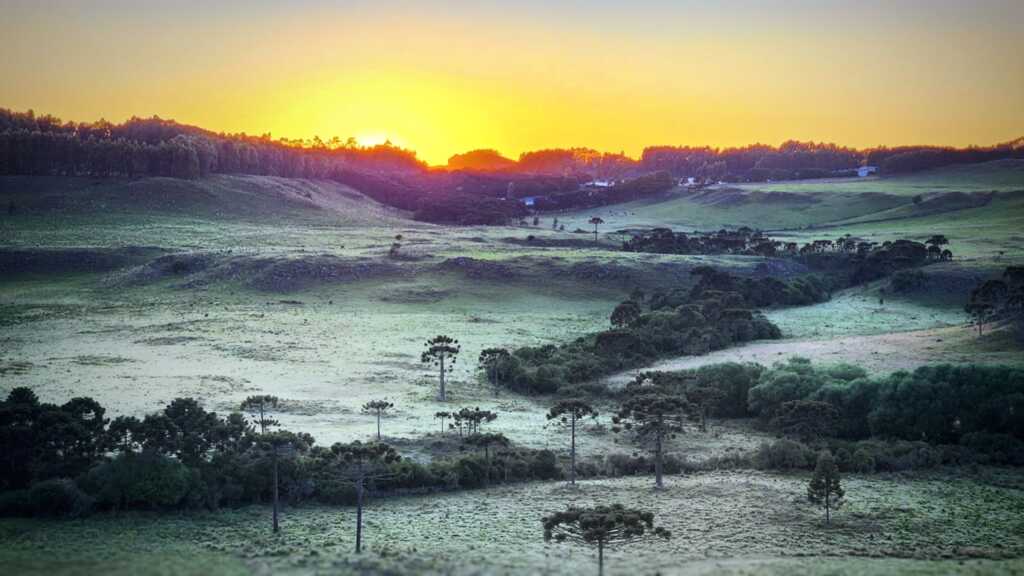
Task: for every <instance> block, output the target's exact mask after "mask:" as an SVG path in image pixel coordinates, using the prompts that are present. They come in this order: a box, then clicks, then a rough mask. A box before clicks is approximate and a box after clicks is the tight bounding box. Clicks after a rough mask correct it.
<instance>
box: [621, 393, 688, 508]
mask: <svg viewBox="0 0 1024 576" xmlns="http://www.w3.org/2000/svg"><path fill="white" fill-rule="evenodd" d="M689 411H690V404H689V403H688V402H687V401H686V400H684V399H683V398H680V397H678V396H673V395H670V394H665V393H662V392H642V393H639V394H637V395H636V396H633V397H632V398H629V399H628V400H626V401H625V402H623V403H622V407H621V408H620V409H619V411H618V413H617V414H616V415H615V416H613V417H612V423H613V424H615V426H614V427H613V428H612V431H614V432H622V431H623V430H625V431H631V432H633V433H635V434H636V436H637V438H638V439H639V440H640V441H641V442H642V443H643V444H645V445H646V447H647V449H648V450H650V451H651V452H652V453H653V454H654V478H655V480H654V484H655V486H656V487H657V488H663V487H664V482H663V481H662V471H663V469H664V452H665V440H666V439H669V438H674V437H675V435H676V434H678V433H680V432H683V431H684V428H683V425H684V424H685V422H686V420H687V419H688V416H687V415H688V413H689Z"/></svg>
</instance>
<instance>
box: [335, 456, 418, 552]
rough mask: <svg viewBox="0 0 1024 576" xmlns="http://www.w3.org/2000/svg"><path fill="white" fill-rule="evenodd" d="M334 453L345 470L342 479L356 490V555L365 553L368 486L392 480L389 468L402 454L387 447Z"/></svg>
mask: <svg viewBox="0 0 1024 576" xmlns="http://www.w3.org/2000/svg"><path fill="white" fill-rule="evenodd" d="M331 452H332V453H333V454H334V456H335V458H337V461H338V464H339V465H340V467H341V475H342V477H343V478H344V479H345V480H347V481H349V482H351V483H352V485H353V486H355V489H356V552H357V553H358V552H362V550H363V501H364V497H365V494H366V490H367V483H372V482H375V481H378V480H383V479H384V478H387V477H389V476H391V473H390V472H389V469H388V467H389V465H390V464H393V463H395V462H398V461H399V460H401V457H400V456H399V455H398V452H396V451H395V449H394V448H392V447H391V446H388V445H387V444H381V443H372V444H363V443H362V442H359V441H355V442H352V443H351V444H341V443H338V444H335V445H333V446H331Z"/></svg>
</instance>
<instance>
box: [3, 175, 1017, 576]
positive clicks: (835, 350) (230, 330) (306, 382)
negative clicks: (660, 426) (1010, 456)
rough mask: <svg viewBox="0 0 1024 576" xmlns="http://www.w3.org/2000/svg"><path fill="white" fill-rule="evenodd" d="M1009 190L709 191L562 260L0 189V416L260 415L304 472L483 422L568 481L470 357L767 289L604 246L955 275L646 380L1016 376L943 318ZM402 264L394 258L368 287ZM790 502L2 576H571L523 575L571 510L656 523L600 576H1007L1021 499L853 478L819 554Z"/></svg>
mask: <svg viewBox="0 0 1024 576" xmlns="http://www.w3.org/2000/svg"><path fill="white" fill-rule="evenodd" d="M1022 174H1024V163H1014V162H1000V163H991V164H986V165H979V166H958V167H951V168H948V169H944V170H941V171H935V172H929V173H921V174H915V175H912V176H906V177H899V178H869V179H865V180H857V181H853V180H843V181H827V182H825V181H818V182H798V183H778V184H770V185H757V186H753V185H751V186H746V185H745V186H740V187H727V188H725V189H723V190H719V191H714V192H713V194H711V196H709V197H705V198H695V197H693V195H692V194H686V193H683V192H681V191H674V192H672V193H670V194H668V195H667V196H666V197H665V198H660V199H653V200H647V201H643V202H634V203H629V204H623V205H617V206H610V207H606V208H602V209H600V210H598V211H581V212H578V213H575V214H559V215H557V216H558V219H559V221H560V222H561V223H563V224H565V226H566V229H567V231H566V232H556V231H553V230H552V229H551V219H552V217H553V216H554V215H543V216H542V217H541V223H540V225H539V226H537V227H533V226H508V227H466V228H451V227H442V226H434V225H429V224H424V223H419V222H414V221H411V220H409V219H408V218H407V216H408V215H407V214H403V213H401V212H398V211H395V210H390V209H387V208H385V207H383V206H380V205H379V204H376V203H374V202H372V201H371V200H369V199H367V198H365V197H363V196H362V195H360V194H358V193H357V192H355V191H352V190H350V189H347V188H345V187H341V186H337V185H334V184H330V183H325V182H304V181H287V180H283V179H268V178H258V177H245V178H236V177H217V178H214V179H210V180H209V181H206V180H204V181H195V182H180V181H173V180H167V179H150V180H146V181H138V182H127V181H96V180H92V179H61V178H41V179H31V178H7V179H0V200H4V201H6V199H8V198H11V199H13V200H14V201H15V203H16V205H17V207H18V208H17V211H16V213H15V214H14V215H12V216H0V258H2V259H0V265H2V266H6V268H4V269H3V272H4V274H3V277H2V279H0V330H2V332H0V345H2V347H0V394H6V392H7V391H9V390H10V389H11V388H14V387H16V386H29V387H31V388H33V389H34V390H35V391H36V392H37V393H38V394H39V396H40V397H41V398H42V399H43V400H44V401H53V402H63V401H66V400H67V399H68V398H71V397H73V396H83V395H87V396H92V397H94V398H96V399H97V400H99V401H100V402H101V403H102V404H103V405H105V406H106V407H108V410H109V412H108V415H112V416H113V415H119V414H133V415H144V414H146V413H149V412H153V411H155V410H158V409H160V408H161V407H162V406H163V405H164V404H166V403H167V402H168V401H169V400H171V399H172V398H174V397H179V396H194V397H197V398H199V399H200V400H201V401H202V402H203V404H204V405H205V406H206V407H207V408H209V409H213V410H217V411H219V412H225V411H230V410H232V409H234V408H235V407H236V406H237V404H238V403H239V402H240V401H241V400H242V399H243V398H245V397H246V396H248V395H251V394H257V393H267V394H275V395H277V396H279V397H281V398H282V400H283V407H282V414H281V415H280V417H279V419H280V420H281V421H282V423H283V424H284V426H286V427H288V428H290V429H293V430H298V431H303V432H309V433H312V434H313V435H314V436H315V437H316V438H317V439H318V441H319V443H320V444H330V443H332V442H334V441H347V440H354V439H367V438H369V437H370V436H371V434H372V432H373V431H374V430H375V426H374V420H373V418H372V417H371V416H369V415H364V414H361V413H360V411H359V408H360V406H361V405H362V404H363V403H364V402H366V401H368V400H372V399H377V398H387V399H389V400H391V401H392V402H394V403H395V405H396V407H395V410H394V412H393V414H391V415H390V416H388V417H387V418H385V420H384V435H385V437H389V438H391V439H393V440H397V441H398V442H400V443H404V444H403V445H405V446H410V447H411V448H410V449H411V450H415V449H416V448H415V447H416V446H417V445H418V444H417V443H421V444H422V441H423V440H425V439H427V440H429V439H430V436H429V435H430V434H432V433H433V432H434V430H435V428H436V422H435V420H434V419H433V414H434V413H435V412H436V411H438V410H441V409H450V408H452V407H453V406H454V407H458V406H463V405H469V406H480V407H482V408H485V409H490V410H495V411H498V412H500V414H501V416H500V417H499V420H498V421H496V422H495V423H494V424H493V426H494V429H495V431H500V432H502V433H504V434H506V435H507V436H508V437H509V438H510V439H512V440H513V441H514V442H516V443H517V444H521V445H524V446H529V447H534V448H551V449H554V450H557V451H559V452H560V453H561V452H563V451H564V444H565V438H564V434H562V433H561V432H560V431H558V430H554V429H552V428H549V427H547V426H546V424H547V420H546V418H545V412H546V411H547V409H548V408H549V406H550V399H549V398H526V397H522V396H518V395H515V394H511V393H509V392H507V391H501V392H496V391H495V390H493V389H491V388H490V387H489V386H487V385H485V384H483V379H482V378H481V376H480V374H479V372H478V371H477V369H476V364H477V362H476V358H477V355H478V354H479V352H480V351H481V350H482V349H484V348H486V347H490V346H503V347H516V346H521V345H537V344H546V343H562V342H567V341H570V340H572V339H573V338H576V337H577V336H579V335H581V334H584V333H587V332H592V331H595V330H599V329H603V328H605V327H607V326H608V322H609V320H608V317H609V314H610V312H611V310H612V309H613V307H614V306H615V305H616V304H617V303H618V302H620V301H622V299H623V298H625V296H626V295H627V294H628V293H629V291H630V290H631V289H632V288H633V287H635V286H636V285H638V284H642V285H645V286H660V287H665V288H671V287H680V286H686V285H687V284H688V282H690V281H691V280H690V276H689V271H690V270H691V269H692V268H693V267H694V266H697V265H701V264H710V265H714V266H718V267H723V268H727V269H729V270H732V271H742V272H750V271H752V270H753V269H754V267H756V266H757V265H758V264H759V263H761V262H763V260H762V259H760V258H754V257H742V256H672V255H655V254H633V253H624V252H620V251H618V250H617V247H618V243H619V241H620V240H621V236H620V235H618V234H616V233H615V231H617V230H621V229H627V228H635V227H644V226H674V227H676V228H680V227H681V228H687V229H688V228H695V229H701V230H709V229H717V228H720V227H723V226H730V227H736V226H742V225H748V226H755V227H762V228H771V229H780V232H778V235H779V237H781V238H794V239H797V240H801V241H803V240H810V239H815V238H820V237H827V238H835V237H838V236H840V235H842V234H847V233H849V234H853V235H856V236H860V237H864V238H869V239H872V240H878V241H881V240H885V239H893V238H902V237H910V238H915V239H924V238H927V237H928V236H930V235H932V234H935V233H942V234H945V235H946V236H948V237H949V238H950V241H951V244H950V247H951V249H952V250H953V251H954V253H955V255H956V257H955V259H954V261H953V262H945V263H939V264H933V265H929V266H928V267H926V268H925V269H924V271H925V272H926V274H927V275H928V276H929V278H930V279H931V280H932V281H931V282H930V288H929V290H925V291H923V292H921V293H915V294H909V295H904V296H899V297H895V296H892V295H886V297H885V302H884V304H883V303H880V302H879V296H880V295H881V290H882V289H883V288H885V286H886V284H885V282H884V281H883V282H879V283H875V284H872V285H869V286H863V287H858V288H855V289H852V290H848V291H844V292H842V293H839V294H836V295H835V297H834V298H833V299H832V300H831V301H829V302H826V303H822V304H819V305H815V306H808V307H801V308H782V309H773V310H769V311H767V315H768V316H769V318H770V319H771V320H772V321H773V322H775V323H776V324H777V325H779V326H780V328H781V329H782V331H783V334H784V339H782V340H779V341H772V342H754V343H750V344H748V345H746V346H743V347H739V348H735V349H727V350H721V351H717V352H714V353H712V354H710V355H707V356H704V357H696V358H695V357H685V358H678V359H668V360H666V361H665V362H664V363H662V364H659V365H658V367H660V368H669V369H678V368H687V367H692V366H694V365H699V364H702V363H707V362H721V361H737V360H739V361H758V362H762V363H765V364H770V363H772V362H775V361H778V360H784V359H785V358H788V357H790V356H793V355H800V356H807V357H810V358H812V359H815V360H818V361H823V362H837V361H848V362H853V363H856V364H858V365H861V366H863V367H865V368H867V369H869V370H870V371H872V372H886V371H889V370H894V369H906V368H913V367H915V366H918V365H921V364H927V363H932V362H936V361H939V360H942V361H951V362H985V363H1019V362H1020V359H1021V354H1020V349H1019V346H1018V344H1017V343H1016V342H1014V341H1012V340H1011V339H1007V338H1006V337H1005V334H1000V333H996V334H995V336H989V337H983V338H980V339H979V338H977V337H976V336H975V333H974V332H973V331H972V330H971V329H969V328H967V327H965V322H966V317H965V315H964V313H963V311H962V310H963V302H962V299H963V294H964V293H965V290H969V287H970V286H973V285H974V283H975V282H976V281H977V280H978V279H979V278H982V277H984V276H985V275H987V274H993V273H995V272H997V271H998V270H999V269H1000V268H1001V267H1004V266H1005V265H1007V264H1008V263H1013V262H1018V263H1019V262H1024V250H1022V242H1024V233H1021V232H1020V230H1024V195H1021V194H1013V193H1012V191H1013V190H1017V189H1024V178H1022ZM992 190H996V191H997V192H998V194H997V196H995V197H994V198H992V199H991V200H990V201H989V202H988V203H987V204H985V205H983V206H975V207H966V208H963V207H960V208H957V207H956V205H954V206H953V208H956V209H951V210H949V211H945V212H939V211H936V210H935V209H934V208H935V207H934V206H931V207H929V206H928V205H927V203H922V206H924V208H915V205H914V203H913V201H912V197H913V196H914V195H916V194H925V195H930V196H934V197H936V198H942V196H941V195H942V194H947V193H950V192H967V193H973V192H989V191H992ZM954 204H955V203H954ZM278 207H283V208H281V209H280V210H278V209H277V208H278ZM946 207H947V208H949V206H946ZM593 213H597V214H600V215H601V216H602V217H603V218H604V219H605V220H607V223H606V224H605V225H604V226H602V228H601V230H600V232H601V236H600V238H599V240H598V241H597V242H594V241H593V236H592V234H590V233H588V232H584V233H575V232H573V231H574V230H575V229H576V228H581V229H583V230H586V231H590V230H592V227H591V226H590V225H588V224H587V223H586V221H587V220H588V219H589V218H590V216H591V215H592V214H593ZM398 234H401V235H402V240H401V244H402V248H401V250H400V257H399V258H389V257H388V255H387V253H388V250H389V248H390V246H391V244H392V242H394V241H395V236H396V235H398ZM530 235H533V236H535V237H536V240H534V241H533V242H530V241H528V240H527V237H528V236H530ZM94 264H95V265H94ZM438 333H447V334H450V335H452V336H455V337H457V338H459V340H460V341H461V343H462V346H463V353H462V355H461V357H460V358H459V360H458V363H457V364H456V365H455V368H454V371H453V372H452V375H451V376H452V379H451V383H450V393H451V395H452V401H451V402H449V403H448V404H442V403H439V402H437V401H436V400H435V399H434V396H435V389H436V385H437V384H436V374H435V373H434V372H433V369H431V368H430V367H428V366H425V365H423V364H421V363H420V361H419V354H420V351H421V350H422V347H423V342H424V340H426V339H427V338H429V337H431V336H434V335H436V334H438ZM632 376H633V374H620V375H617V376H616V377H614V378H618V379H619V380H624V379H629V378H631V377H632ZM614 378H613V379H614ZM611 408H612V407H611V406H601V409H602V411H603V412H605V413H607V412H608V410H610V409H611ZM386 439H387V438H386ZM767 439H770V438H769V436H767V435H766V434H765V433H763V432H759V431H757V430H753V429H751V427H749V426H734V425H732V424H729V423H723V424H722V425H721V426H720V427H719V428H718V429H717V431H716V432H715V433H714V434H687V435H684V436H683V437H681V438H680V439H679V440H677V441H674V442H673V443H671V444H670V446H669V449H670V451H672V452H673V453H676V454H678V455H680V456H684V457H687V458H693V459H697V460H700V459H703V458H705V457H708V456H713V455H721V454H725V453H730V452H736V451H739V452H748V451H750V450H753V449H755V448H756V447H757V445H758V444H759V443H760V442H762V441H764V440H767ZM580 442H581V458H583V459H584V460H585V459H587V458H591V457H595V455H599V454H607V453H611V452H618V453H628V452H631V450H632V447H631V446H627V445H624V444H622V440H621V439H620V438H618V437H617V435H615V434H611V433H609V432H608V429H607V427H604V426H598V427H588V428H585V429H583V430H581V433H580ZM414 456H415V457H417V458H421V457H429V455H424V454H414ZM805 481H806V478H805V477H803V476H800V475H766V474H762V473H758V472H753V471H733V472H718V473H702V474H695V475H692V476H679V477H673V478H671V479H670V480H669V486H670V487H669V490H668V491H666V492H664V493H655V492H653V491H651V490H649V488H648V486H649V485H650V483H651V480H650V479H649V478H627V479H616V480H601V481H588V482H586V483H585V484H584V486H582V487H581V488H580V489H579V490H577V491H572V490H569V489H567V488H566V487H565V486H564V485H562V484H559V483H550V484H529V485H519V486H506V487H502V488H495V489H492V490H486V491H474V492H462V493H450V494H442V495H437V496H429V497H427V496H423V497H403V498H395V499H388V500H379V501H374V502H373V503H372V504H371V506H370V509H369V510H368V515H367V538H368V543H369V552H368V553H367V554H365V555H364V557H362V558H356V557H355V556H354V555H353V554H351V553H350V552H349V550H350V543H351V537H352V534H351V524H352V516H353V511H352V510H350V509H347V508H328V507H302V508H297V509H292V510H288V511H287V512H286V515H285V521H284V526H285V530H284V533H283V534H282V535H281V536H280V537H276V538H275V537H273V536H271V535H270V533H269V530H268V528H267V526H266V515H267V510H266V509H264V508H262V507H251V508H245V509H241V510H226V511H220V512H216V513H208V514H181V515H155V514H138V513H133V514H120V515H105V514H104V515H99V516H97V517H93V518H89V519H83V520H73V521H63V522H57V521H42V520H33V521H27V520H0V572H5V573H6V572H10V573H17V574H48V575H55V576H59V575H64V574H93V573H108V574H207V573H218V574H259V575H263V574H327V573H341V574H346V573H374V572H375V571H377V570H391V572H385V573H394V574H401V573H428V574H429V573H444V574H466V575H469V574H503V573H524V572H525V573H537V574H544V573H550V574H576V573H581V572H582V573H589V572H590V571H591V570H596V568H595V566H594V554H593V553H592V552H591V551H588V550H584V549H568V548H562V547H556V546H546V545H544V543H543V542H542V540H541V527H540V520H539V519H540V517H541V516H542V515H543V514H545V513H547V512H551V511H554V510H558V509H560V508H562V507H564V506H565V505H566V504H567V503H568V502H581V503H588V502H597V501H608V500H613V501H621V502H625V503H634V504H636V505H642V506H644V507H647V508H650V509H652V510H656V511H657V513H658V516H659V518H660V519H661V520H662V521H663V522H665V523H666V525H667V526H668V527H670V528H671V529H672V530H673V532H674V533H676V538H675V539H674V540H672V541H671V542H668V543H658V542H649V543H644V544H640V545H637V546H635V547H631V548H629V549H624V550H614V551H612V552H611V553H610V556H609V573H610V574H624V573H636V572H640V573H654V572H660V573H663V574H711V573H714V574H719V573H722V574H736V575H739V574H816V575H817V574H888V573H894V572H899V573H907V574H1019V573H1022V572H1024V564H1022V560H1021V558H1022V557H1024V539H1022V536H1021V535H1022V534H1024V524H1022V520H1021V519H1022V518H1024V514H1022V512H1024V508H1022V502H1024V500H1022V499H1021V487H1022V486H1024V484H1022V480H1021V476H1020V474H1018V473H1017V472H1016V471H997V470H995V471H994V470H983V471H982V472H981V473H979V474H973V473H972V474H971V475H967V473H966V471H960V472H953V471H946V472H942V473H939V474H907V475H905V476H901V477H896V476H885V475H877V476H865V477H852V478H850V479H849V480H848V492H849V494H850V502H849V506H848V507H847V508H845V509H844V510H842V511H841V512H840V513H839V515H838V519H837V523H836V525H835V526H834V527H832V528H827V529H826V528H824V527H823V526H822V524H821V521H820V518H819V514H818V513H817V511H815V510H812V509H810V508H809V507H808V505H807V504H805V500H806V497H805V495H804V490H805V488H804V482H805Z"/></svg>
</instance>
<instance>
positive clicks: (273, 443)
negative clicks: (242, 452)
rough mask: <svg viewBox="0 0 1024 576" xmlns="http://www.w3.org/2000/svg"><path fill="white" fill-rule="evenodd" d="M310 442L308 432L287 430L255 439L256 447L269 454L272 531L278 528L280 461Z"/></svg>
mask: <svg viewBox="0 0 1024 576" xmlns="http://www.w3.org/2000/svg"><path fill="white" fill-rule="evenodd" d="M310 444H312V436H309V435H308V434H295V433H293V432H288V431H287V430H277V431H274V432H270V431H268V432H265V433H262V434H260V435H259V438H258V439H257V440H256V448H257V449H258V450H259V451H260V452H261V453H262V454H264V455H267V454H269V455H270V464H271V468H272V476H273V477H272V483H273V495H272V498H273V510H274V512H273V514H274V517H273V526H274V532H278V531H279V530H280V525H279V522H278V518H279V516H280V510H281V505H280V500H281V498H280V479H279V478H280V473H279V468H280V461H281V460H284V459H288V458H292V457H294V456H295V453H296V452H297V451H305V450H306V449H307V448H308V447H309V445H310Z"/></svg>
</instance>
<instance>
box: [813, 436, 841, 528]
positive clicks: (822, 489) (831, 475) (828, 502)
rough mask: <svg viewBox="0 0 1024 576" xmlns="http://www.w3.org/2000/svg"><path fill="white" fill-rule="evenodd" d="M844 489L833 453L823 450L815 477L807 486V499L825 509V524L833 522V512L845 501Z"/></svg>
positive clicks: (815, 470)
mask: <svg viewBox="0 0 1024 576" xmlns="http://www.w3.org/2000/svg"><path fill="white" fill-rule="evenodd" d="M843 495H844V492H843V487H842V485H841V484H840V478H839V466H837V465H836V461H835V459H834V458H832V453H831V452H829V451H828V450H822V451H821V453H820V454H818V463H817V465H816V466H815V467H814V476H812V477H811V481H810V482H809V483H808V484H807V498H808V499H809V500H810V501H811V502H812V503H814V504H818V505H820V506H821V507H822V508H824V509H825V523H826V524H830V523H831V522H832V510H833V509H834V508H838V507H839V506H840V504H841V503H842V499H843Z"/></svg>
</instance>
